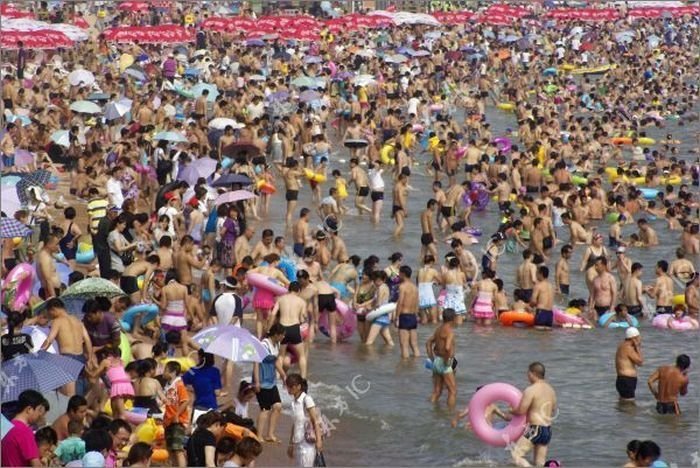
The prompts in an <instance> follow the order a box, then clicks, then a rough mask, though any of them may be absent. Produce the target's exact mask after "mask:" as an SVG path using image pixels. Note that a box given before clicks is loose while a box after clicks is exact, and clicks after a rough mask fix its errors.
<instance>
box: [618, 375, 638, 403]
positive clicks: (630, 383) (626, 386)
mask: <svg viewBox="0 0 700 468" xmlns="http://www.w3.org/2000/svg"><path fill="white" fill-rule="evenodd" d="M615 389H617V393H619V394H620V398H624V399H625V400H632V399H634V392H635V391H636V390H637V377H628V376H626V375H618V376H617V380H616V381H615Z"/></svg>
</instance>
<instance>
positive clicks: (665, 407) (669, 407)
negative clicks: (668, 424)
mask: <svg viewBox="0 0 700 468" xmlns="http://www.w3.org/2000/svg"><path fill="white" fill-rule="evenodd" d="M656 412H657V413H659V414H680V413H681V411H680V409H679V408H678V403H676V402H674V401H671V402H668V403H664V402H661V401H657V402H656Z"/></svg>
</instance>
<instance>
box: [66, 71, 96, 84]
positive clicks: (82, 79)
mask: <svg viewBox="0 0 700 468" xmlns="http://www.w3.org/2000/svg"><path fill="white" fill-rule="evenodd" d="M68 82H69V83H70V84H71V85H73V86H78V85H82V86H90V85H91V84H93V83H94V82H95V75H93V74H92V72H90V71H88V70H74V71H72V72H70V74H68Z"/></svg>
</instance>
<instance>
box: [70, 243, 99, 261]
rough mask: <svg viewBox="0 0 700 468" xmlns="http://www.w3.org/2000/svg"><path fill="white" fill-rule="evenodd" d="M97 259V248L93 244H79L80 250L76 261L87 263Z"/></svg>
mask: <svg viewBox="0 0 700 468" xmlns="http://www.w3.org/2000/svg"><path fill="white" fill-rule="evenodd" d="M93 260H95V250H94V249H93V247H92V244H88V243H86V242H81V243H80V244H78V251H77V252H76V253H75V261H76V262H77V263H80V264H83V265H85V264H87V263H90V262H92V261H93Z"/></svg>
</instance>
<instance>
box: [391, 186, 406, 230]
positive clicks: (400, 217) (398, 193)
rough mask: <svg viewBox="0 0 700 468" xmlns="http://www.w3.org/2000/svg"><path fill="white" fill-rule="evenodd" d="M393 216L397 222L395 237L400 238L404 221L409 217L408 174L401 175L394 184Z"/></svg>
mask: <svg viewBox="0 0 700 468" xmlns="http://www.w3.org/2000/svg"><path fill="white" fill-rule="evenodd" d="M391 216H392V217H393V218H394V221H395V222H396V229H394V237H398V236H400V235H401V233H402V232H403V226H404V219H405V218H406V216H408V176H406V174H400V175H399V179H398V180H397V181H396V184H394V191H393V206H392V208H391Z"/></svg>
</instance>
